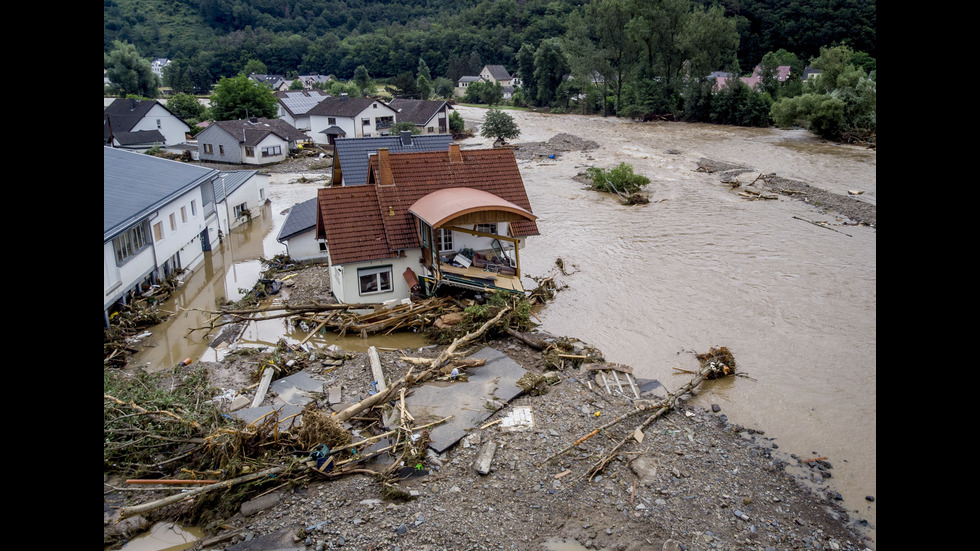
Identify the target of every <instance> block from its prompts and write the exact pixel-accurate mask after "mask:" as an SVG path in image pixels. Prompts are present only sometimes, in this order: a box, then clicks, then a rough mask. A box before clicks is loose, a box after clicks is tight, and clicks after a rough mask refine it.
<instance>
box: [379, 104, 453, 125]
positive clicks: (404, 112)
mask: <svg viewBox="0 0 980 551" xmlns="http://www.w3.org/2000/svg"><path fill="white" fill-rule="evenodd" d="M445 105H446V102H444V101H438V100H418V99H393V100H391V103H389V104H388V107H391V108H392V109H394V110H395V111H398V122H413V123H415V124H416V125H420V126H421V125H424V124H425V123H427V122H429V121H430V120H431V119H432V117H434V116H436V113H438V112H439V111H441V110H442V108H443V107H444V106H445ZM447 123H448V121H447Z"/></svg>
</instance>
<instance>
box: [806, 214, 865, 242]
mask: <svg viewBox="0 0 980 551" xmlns="http://www.w3.org/2000/svg"><path fill="white" fill-rule="evenodd" d="M793 218H795V219H796V220H801V221H803V222H807V223H809V224H813V225H814V226H817V227H818V228H823V229H825V230H830V231H835V232H837V233H843V234H844V235H846V236H848V237H854V236H853V235H851V234H849V233H844V232H842V231H840V230H835V229H834V228H831V227H830V226H827V225H825V224H821V223H820V222H814V221H813V220H807V219H806V218H800V217H799V216H794V217H793Z"/></svg>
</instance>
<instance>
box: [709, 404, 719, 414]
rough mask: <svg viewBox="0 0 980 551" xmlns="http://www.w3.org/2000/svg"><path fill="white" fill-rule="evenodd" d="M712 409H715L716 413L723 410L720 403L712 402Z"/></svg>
mask: <svg viewBox="0 0 980 551" xmlns="http://www.w3.org/2000/svg"><path fill="white" fill-rule="evenodd" d="M711 411H713V412H714V413H718V412H719V411H721V406H719V405H718V404H711Z"/></svg>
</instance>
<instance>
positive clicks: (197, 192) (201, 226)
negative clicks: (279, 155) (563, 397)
mask: <svg viewBox="0 0 980 551" xmlns="http://www.w3.org/2000/svg"><path fill="white" fill-rule="evenodd" d="M102 154H103V159H102V161H103V163H102V166H103V186H102V191H103V197H102V210H103V253H104V254H103V291H104V294H103V310H104V312H103V313H104V315H105V323H106V325H108V323H109V314H110V313H111V310H112V309H113V308H114V305H115V304H117V303H125V302H127V301H128V299H129V296H130V295H131V294H134V293H137V294H138V293H142V292H144V291H146V290H148V289H149V287H150V286H151V285H154V284H157V283H159V282H160V281H161V280H163V279H166V278H167V277H169V276H170V275H172V274H174V273H175V272H176V271H178V270H192V269H194V268H195V267H196V266H198V265H199V264H200V263H201V261H202V260H203V259H204V254H205V252H206V251H210V250H211V249H212V247H213V246H215V245H216V244H217V243H218V241H219V240H220V238H221V235H222V234H223V233H227V232H229V231H230V230H231V228H234V227H235V226H237V225H239V224H241V223H243V222H245V221H247V219H249V218H250V217H251V216H254V214H253V213H258V212H259V209H258V207H259V206H260V205H262V203H263V202H264V201H265V198H266V197H267V196H268V191H267V190H268V176H266V175H263V174H258V173H257V172H255V171H232V172H219V171H217V170H214V169H210V168H203V167H201V166H198V165H193V164H187V163H181V162H178V161H171V160H167V159H161V158H159V157H154V156H150V155H144V154H142V153H135V152H130V151H124V150H120V149H113V148H110V147H104V148H103V152H102ZM246 214H247V216H245V215H246Z"/></svg>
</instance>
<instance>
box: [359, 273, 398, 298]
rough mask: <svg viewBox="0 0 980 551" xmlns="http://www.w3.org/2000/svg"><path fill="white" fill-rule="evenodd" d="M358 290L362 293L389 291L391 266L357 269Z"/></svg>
mask: <svg viewBox="0 0 980 551" xmlns="http://www.w3.org/2000/svg"><path fill="white" fill-rule="evenodd" d="M357 282H358V290H359V292H360V294H362V295H370V294H373V293H386V292H389V291H391V289H392V287H391V266H380V267H377V268H361V269H359V270H357Z"/></svg>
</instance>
